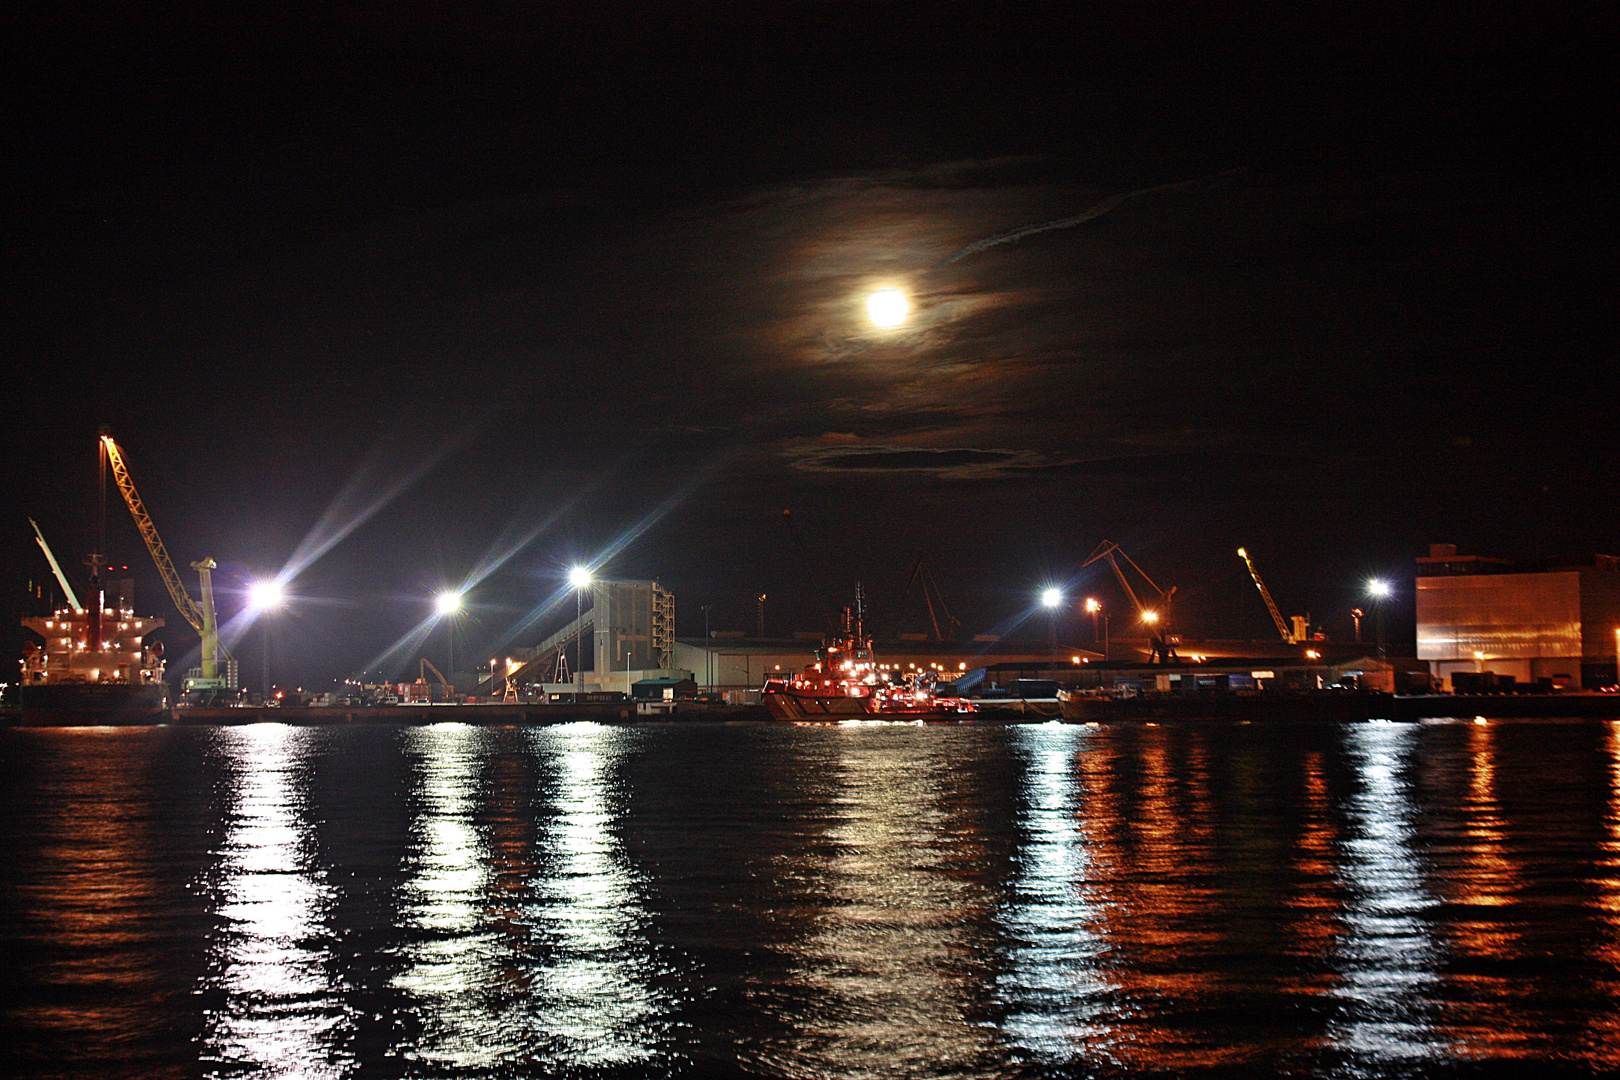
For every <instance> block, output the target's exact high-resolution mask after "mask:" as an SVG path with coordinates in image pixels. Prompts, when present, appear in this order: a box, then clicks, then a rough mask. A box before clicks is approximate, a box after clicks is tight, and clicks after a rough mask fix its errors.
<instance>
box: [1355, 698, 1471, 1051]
mask: <svg viewBox="0 0 1620 1080" xmlns="http://www.w3.org/2000/svg"><path fill="white" fill-rule="evenodd" d="M1345 731H1346V740H1347V742H1348V744H1349V745H1348V749H1349V753H1350V759H1351V763H1352V764H1353V765H1354V766H1355V769H1356V774H1357V777H1358V779H1359V780H1360V784H1359V788H1358V790H1357V792H1356V795H1355V798H1354V799H1353V800H1352V801H1351V803H1350V806H1349V819H1350V833H1351V835H1350V836H1349V837H1348V839H1347V840H1346V845H1345V846H1346V848H1347V851H1346V853H1345V856H1346V857H1345V861H1344V872H1345V876H1346V877H1347V878H1348V883H1349V886H1350V889H1349V893H1350V896H1349V900H1348V902H1347V904H1346V906H1345V910H1344V924H1345V928H1346V935H1347V936H1346V940H1345V942H1344V944H1343V948H1342V952H1343V965H1344V969H1343V973H1342V975H1343V980H1344V981H1343V983H1342V985H1341V986H1340V987H1339V988H1337V989H1336V990H1335V991H1334V992H1335V994H1337V995H1338V996H1339V997H1341V998H1342V999H1343V1003H1344V1009H1345V1013H1346V1017H1347V1019H1346V1020H1345V1021H1343V1022H1341V1023H1340V1024H1338V1025H1336V1027H1335V1028H1334V1029H1333V1030H1332V1031H1330V1038H1332V1040H1333V1042H1334V1044H1335V1045H1337V1046H1339V1047H1341V1048H1342V1049H1345V1050H1348V1051H1349V1052H1350V1053H1352V1054H1354V1055H1356V1056H1359V1057H1364V1058H1366V1059H1368V1060H1370V1061H1376V1062H1381V1063H1387V1062H1390V1061H1393V1060H1401V1059H1407V1060H1410V1059H1415V1058H1435V1057H1437V1056H1439V1055H1440V1054H1442V1053H1443V1052H1444V1051H1445V1049H1446V1045H1447V1044H1446V1042H1445V1040H1444V1039H1443V1038H1441V1037H1440V1035H1439V1034H1438V1033H1437V1032H1436V1031H1435V1029H1434V1026H1433V1023H1432V1018H1431V1017H1430V1015H1429V1006H1428V1002H1429V1001H1430V1000H1431V992H1430V991H1431V987H1433V986H1434V985H1435V984H1436V983H1437V982H1438V976H1437V975H1436V970H1435V969H1436V963H1437V959H1436V947H1435V944H1434V941H1433V940H1432V938H1431V936H1430V929H1429V924H1428V915H1427V912H1428V911H1429V909H1431V908H1433V907H1434V906H1435V904H1436V900H1435V898H1434V897H1433V896H1432V895H1430V894H1429V892H1428V891H1427V889H1426V887H1425V885H1424V880H1423V874H1422V867H1421V864H1420V862H1419V857H1418V851H1417V844H1416V843H1415V835H1416V829H1415V819H1416V817H1417V808H1416V806H1415V805H1414V804H1413V801H1412V792H1411V789H1410V786H1409V785H1408V784H1407V782H1406V781H1405V780H1404V779H1403V778H1402V775H1401V772H1402V769H1403V768H1404V767H1405V766H1406V765H1407V763H1408V762H1410V760H1411V759H1412V757H1413V756H1414V754H1415V752H1416V749H1415V743H1416V738H1417V735H1416V731H1417V729H1416V727H1415V726H1414V725H1411V724H1387V723H1384V724H1380V723H1372V724H1357V725H1353V726H1350V727H1347V728H1346V729H1345Z"/></svg>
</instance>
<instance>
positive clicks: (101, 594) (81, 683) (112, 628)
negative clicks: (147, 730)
mask: <svg viewBox="0 0 1620 1080" xmlns="http://www.w3.org/2000/svg"><path fill="white" fill-rule="evenodd" d="M30 524H33V522H30ZM34 534H35V536H36V537H37V538H38V540H39V545H40V548H41V549H42V550H43V551H44V552H45V557H46V559H47V560H48V561H49V562H50V564H51V571H52V573H53V574H55V575H56V579H57V583H58V584H59V585H61V587H62V591H63V593H65V594H66V596H67V601H68V602H67V604H66V605H64V606H62V607H59V608H57V609H56V610H55V611H53V612H51V614H50V615H47V616H41V617H35V618H26V619H23V620H22V625H23V626H24V627H25V628H27V629H29V630H32V631H33V632H34V633H35V634H38V635H39V636H40V637H41V638H43V639H44V644H43V645H37V644H32V643H30V644H29V645H28V646H27V647H26V648H25V650H24V655H23V659H22V671H21V679H20V681H19V684H18V688H17V705H18V716H19V720H20V722H21V723H24V724H34V725H46V726H50V725H69V724H75V725H77V724H151V723H158V722H161V721H163V720H165V719H167V716H168V708H169V687H168V684H167V683H165V682H164V681H163V672H164V660H163V645H162V644H161V643H160V642H153V641H148V640H147V637H148V635H149V634H151V633H152V631H154V630H157V629H159V628H160V627H162V626H163V620H162V619H160V618H156V617H152V616H140V615H136V614H135V612H134V610H133V608H132V607H131V606H129V605H127V604H126V602H125V601H124V599H123V598H122V597H120V598H118V599H116V600H114V601H113V602H112V606H109V602H108V600H107V596H106V591H105V590H104V589H103V588H102V584H101V579H100V577H99V575H97V574H94V573H92V574H91V577H90V589H89V593H88V595H87V597H86V603H84V604H81V603H79V599H78V596H77V595H76V594H75V593H74V591H73V587H72V586H71V585H70V584H69V583H68V580H67V578H66V576H65V575H64V574H63V573H62V568H61V566H60V564H58V563H57V561H56V556H55V555H54V554H52V552H51V549H50V545H48V544H47V543H46V542H45V537H44V536H43V535H42V534H40V532H39V526H38V525H34ZM91 560H92V561H91V565H92V567H95V566H97V565H99V563H100V556H91Z"/></svg>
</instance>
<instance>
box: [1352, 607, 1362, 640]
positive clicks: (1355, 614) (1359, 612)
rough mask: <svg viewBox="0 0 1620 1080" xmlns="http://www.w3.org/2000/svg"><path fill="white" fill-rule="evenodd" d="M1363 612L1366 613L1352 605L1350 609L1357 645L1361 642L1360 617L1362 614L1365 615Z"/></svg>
mask: <svg viewBox="0 0 1620 1080" xmlns="http://www.w3.org/2000/svg"><path fill="white" fill-rule="evenodd" d="M1365 614H1366V612H1365V611H1362V610H1361V609H1360V608H1358V607H1353V608H1351V609H1350V618H1351V619H1352V620H1354V621H1355V624H1356V644H1357V645H1360V644H1361V617H1362V616H1363V615H1365Z"/></svg>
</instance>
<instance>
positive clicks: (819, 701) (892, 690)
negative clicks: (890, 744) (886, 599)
mask: <svg viewBox="0 0 1620 1080" xmlns="http://www.w3.org/2000/svg"><path fill="white" fill-rule="evenodd" d="M897 680H898V681H897ZM935 689H936V687H935V685H934V682H933V679H932V677H931V674H930V673H927V672H924V673H917V674H912V675H909V676H906V677H898V676H891V673H889V672H885V671H882V670H881V669H880V668H879V666H878V664H877V662H876V659H875V657H874V654H873V652H872V639H871V638H870V637H867V636H866V633H865V629H864V627H863V625H862V617H861V595H860V591H859V589H858V588H857V590H856V596H855V610H854V612H853V614H852V613H851V611H850V609H848V608H845V609H844V624H843V629H842V631H841V632H839V633H836V634H829V635H828V636H827V637H825V638H823V639H822V642H821V645H820V646H819V647H818V648H817V649H816V659H815V661H814V662H813V663H811V664H809V665H808V666H806V667H805V669H804V670H803V671H801V672H799V673H798V674H796V675H793V676H791V677H790V678H783V679H776V678H773V679H770V680H768V681H767V682H766V683H765V687H764V689H763V691H762V692H761V693H760V704H762V705H764V706H765V710H766V711H767V712H768V713H769V714H770V716H771V719H773V720H782V721H788V722H794V723H806V722H823V723H825V722H829V721H843V720H910V721H922V722H933V723H943V722H951V723H958V722H961V721H964V720H972V719H973V714H974V712H975V711H976V710H975V707H974V705H973V704H972V702H969V701H965V700H963V699H961V698H956V697H940V696H938V695H937V694H936V693H935Z"/></svg>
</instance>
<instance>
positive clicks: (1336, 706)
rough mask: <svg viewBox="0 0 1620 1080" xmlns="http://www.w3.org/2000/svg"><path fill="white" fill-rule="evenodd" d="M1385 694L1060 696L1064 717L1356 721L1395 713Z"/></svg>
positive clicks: (1087, 719) (1073, 719)
mask: <svg viewBox="0 0 1620 1080" xmlns="http://www.w3.org/2000/svg"><path fill="white" fill-rule="evenodd" d="M1393 704H1394V702H1393V699H1392V698H1391V697H1390V696H1389V695H1388V694H1369V693H1342V694H1340V693H1320V694H1286V693H1262V694H1232V695H1226V696H1221V697H1194V696H1190V695H1189V696H1186V697H1183V696H1179V695H1173V694H1172V695H1146V694H1144V695H1141V696H1137V697H1122V698H1121V697H1086V696H1078V695H1077V696H1074V697H1063V698H1062V699H1061V706H1060V707H1061V708H1062V711H1063V719H1065V720H1068V721H1071V722H1092V721H1109V720H1228V721H1233V720H1235V721H1248V722H1273V721H1281V722H1289V721H1312V720H1319V721H1342V722H1344V721H1357V720H1377V719H1387V718H1390V717H1392V716H1393V715H1394V713H1393Z"/></svg>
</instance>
